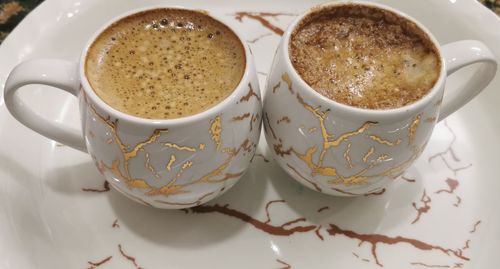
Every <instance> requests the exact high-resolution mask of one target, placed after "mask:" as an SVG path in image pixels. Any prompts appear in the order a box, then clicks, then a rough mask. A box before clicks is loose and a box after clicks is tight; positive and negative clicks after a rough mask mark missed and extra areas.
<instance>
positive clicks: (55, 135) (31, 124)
mask: <svg viewBox="0 0 500 269" xmlns="http://www.w3.org/2000/svg"><path fill="white" fill-rule="evenodd" d="M29 84H43V85H48V86H53V87H56V88H59V89H61V90H64V91H67V92H69V93H71V94H73V95H74V96H77V97H78V93H79V89H80V80H79V78H78V65H77V64H76V63H73V62H69V61H65V60H55V59H37V60H29V61H25V62H22V63H20V64H18V65H17V66H16V67H15V68H14V69H13V70H12V72H10V74H9V77H8V78H7V81H6V83H5V89H4V99H5V105H6V106H7V109H8V110H9V112H10V113H11V114H12V116H14V118H16V119H17V120H18V121H19V122H21V123H22V124H24V125H25V126H26V127H28V128H30V129H32V130H33V131H35V132H37V133H39V134H41V135H43V136H46V137H48V138H50V139H53V140H55V141H58V142H60V143H62V144H65V145H68V146H70V147H72V148H75V149H78V150H80V151H83V152H87V147H86V146H85V140H84V139H83V135H82V133H81V131H77V130H75V129H73V128H70V127H68V126H66V125H65V124H62V123H60V122H57V121H55V120H49V119H46V118H45V117H43V116H42V115H40V114H39V113H37V112H35V111H33V110H32V109H31V108H30V107H29V106H28V105H26V104H25V103H24V102H23V101H22V100H21V98H20V97H19V95H18V94H17V90H18V89H19V88H21V87H22V86H25V85H29Z"/></svg>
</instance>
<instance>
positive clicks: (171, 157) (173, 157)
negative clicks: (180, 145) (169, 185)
mask: <svg viewBox="0 0 500 269" xmlns="http://www.w3.org/2000/svg"><path fill="white" fill-rule="evenodd" d="M176 159H177V158H176V157H175V155H174V154H172V155H170V160H169V161H168V164H167V171H169V172H170V170H171V169H172V164H174V162H175V160H176Z"/></svg>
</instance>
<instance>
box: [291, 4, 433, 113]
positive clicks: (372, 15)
mask: <svg viewBox="0 0 500 269" xmlns="http://www.w3.org/2000/svg"><path fill="white" fill-rule="evenodd" d="M305 21H306V23H303V24H302V25H300V26H299V28H298V30H296V31H295V32H294V34H293V35H292V39H291V42H290V54H291V59H292V63H293V65H294V67H295V69H296V70H297V71H298V72H299V74H300V75H301V77H302V78H303V79H304V80H305V81H306V82H307V83H308V84H309V85H310V86H311V87H312V88H313V89H314V90H316V91H317V92H319V93H320V94H322V95H324V96H326V97H328V98H330V99H332V100H334V101H337V102H341V103H344V104H347V105H351V106H356V107H361V108H368V109H389V108H397V107H401V106H404V105H407V104H410V103H413V102H415V101H416V100H418V99H420V98H421V97H422V96H424V95H425V94H426V93H427V92H428V91H429V90H430V89H431V88H432V87H433V85H434V83H435V82H436V80H437V78H438V76H439V72H440V62H439V59H438V56H437V52H436V51H435V48H434V47H433V45H431V43H430V41H429V40H428V39H427V37H426V36H425V34H424V33H422V31H421V30H419V29H418V28H416V26H414V25H410V24H409V22H407V21H405V20H403V19H402V18H398V17H396V16H395V15H392V14H389V13H385V12H383V11H381V10H380V9H377V8H369V7H361V6H355V5H353V6H342V7H339V8H334V9H332V10H328V11H326V12H321V11H320V12H319V13H318V14H314V13H313V15H310V17H309V18H306V19H305Z"/></svg>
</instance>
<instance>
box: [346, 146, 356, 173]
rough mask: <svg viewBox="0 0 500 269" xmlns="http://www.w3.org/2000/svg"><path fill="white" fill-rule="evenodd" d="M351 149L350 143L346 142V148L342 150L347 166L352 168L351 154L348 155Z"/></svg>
mask: <svg viewBox="0 0 500 269" xmlns="http://www.w3.org/2000/svg"><path fill="white" fill-rule="evenodd" d="M350 151H351V143H349V144H347V148H346V150H345V151H344V159H345V160H346V162H347V166H348V167H349V168H353V167H354V165H353V164H352V161H351V156H349V152H350Z"/></svg>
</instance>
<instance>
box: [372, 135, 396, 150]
mask: <svg viewBox="0 0 500 269" xmlns="http://www.w3.org/2000/svg"><path fill="white" fill-rule="evenodd" d="M368 137H369V138H370V139H371V140H373V141H375V142H377V143H380V144H382V145H386V146H389V147H393V146H396V145H399V144H401V139H399V138H398V139H396V141H394V142H391V141H389V140H387V139H383V138H381V137H379V136H376V135H370V136H368Z"/></svg>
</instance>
